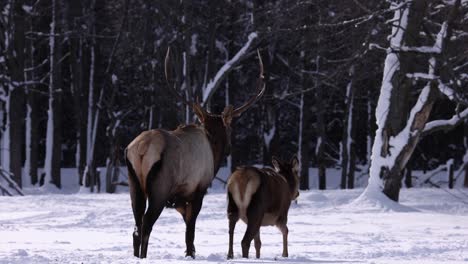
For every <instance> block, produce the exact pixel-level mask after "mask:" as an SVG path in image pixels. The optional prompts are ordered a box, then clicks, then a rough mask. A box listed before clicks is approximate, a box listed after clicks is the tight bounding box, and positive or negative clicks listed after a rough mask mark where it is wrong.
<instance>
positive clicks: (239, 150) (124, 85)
mask: <svg viewBox="0 0 468 264" xmlns="http://www.w3.org/2000/svg"><path fill="white" fill-rule="evenodd" d="M438 2H439V1H433V3H432V5H434V6H435V5H437V4H438ZM0 10H1V14H0V33H1V36H0V85H1V87H2V89H1V105H2V117H3V119H2V128H3V129H2V166H3V168H4V169H6V170H7V171H11V172H12V173H13V177H14V179H15V181H17V182H18V184H19V185H21V184H22V182H21V177H20V176H19V175H21V168H22V167H23V168H24V171H23V173H24V174H26V175H27V177H25V179H28V180H29V179H30V180H31V183H32V184H38V183H39V182H40V180H41V172H42V168H44V174H43V176H44V177H45V179H43V180H44V181H46V182H51V183H53V184H55V185H56V186H58V187H60V185H61V176H60V168H61V167H77V168H78V175H76V181H77V183H80V184H84V185H86V186H89V187H90V188H91V189H92V190H93V188H95V187H94V186H96V185H98V182H99V181H98V178H97V174H96V167H101V166H106V167H107V168H108V169H107V175H100V178H101V181H104V180H106V181H107V190H106V191H108V192H113V191H114V188H115V186H114V185H113V184H112V183H115V182H117V181H120V180H123V181H125V179H119V178H118V167H119V166H122V165H123V162H124V160H123V150H124V148H125V147H126V145H127V144H128V143H129V142H130V141H131V140H132V139H133V138H134V137H135V136H136V135H138V134H139V133H140V132H141V131H142V130H146V129H153V128H159V127H161V128H166V129H174V128H175V127H177V126H178V125H179V124H184V123H190V122H195V121H196V120H195V116H194V114H193V113H192V112H190V110H188V109H187V108H186V107H185V106H184V104H182V102H180V101H179V100H177V97H175V96H173V94H172V93H171V92H170V91H169V88H168V86H167V83H166V79H165V75H164V71H165V66H164V58H165V55H166V51H167V48H168V47H171V50H172V52H171V53H172V57H171V69H172V70H173V71H174V76H172V79H171V81H174V82H175V83H176V87H178V89H179V90H180V91H181V93H183V94H184V95H185V96H186V97H187V99H189V100H196V98H201V99H202V100H204V101H203V103H204V104H206V105H207V106H208V107H209V109H211V110H212V111H213V112H220V111H222V109H223V108H224V106H225V105H226V104H227V103H230V104H233V105H234V106H239V105H240V104H242V103H243V102H244V101H245V100H246V99H247V98H249V97H250V96H252V94H254V93H255V92H256V91H255V87H256V83H255V82H256V78H257V75H258V71H259V69H258V62H257V56H256V49H259V51H260V53H261V55H262V59H263V62H264V69H265V78H266V86H267V91H266V94H265V95H264V96H263V98H262V100H260V101H259V102H258V103H257V104H256V105H255V106H253V107H252V108H251V109H250V110H249V111H248V112H246V113H245V114H244V115H243V116H242V118H240V119H239V120H237V121H236V123H235V124H234V125H233V135H232V137H233V139H232V142H233V147H232V155H231V157H230V158H228V160H227V161H226V163H227V165H229V166H231V168H235V166H237V165H240V164H270V161H271V157H272V156H273V155H274V156H279V157H282V158H289V157H291V156H292V155H293V154H298V156H299V158H300V161H301V166H302V171H301V174H302V176H305V175H307V173H308V170H307V168H309V167H317V168H318V171H319V173H318V175H312V176H313V177H319V187H320V188H322V189H323V188H325V186H326V185H325V181H326V170H327V168H330V167H339V168H341V169H342V173H343V175H342V181H341V187H342V188H353V187H354V182H355V181H356V179H355V177H357V176H358V175H360V176H361V177H363V176H365V175H367V174H366V171H365V170H366V166H367V167H368V165H369V162H370V148H371V146H372V139H373V137H374V135H373V133H374V132H375V113H374V111H375V107H376V103H377V98H378V95H379V90H380V84H381V82H382V71H383V62H384V58H385V54H386V51H385V48H386V47H387V46H388V40H387V36H388V35H389V34H390V30H391V27H390V25H389V23H388V20H389V19H391V18H392V15H393V13H392V12H391V11H392V10H390V9H389V5H388V3H387V2H386V1H360V0H353V1H350V0H331V1H330V0H326V1H325V0H323V1H322V0H315V1H308V0H305V1H287V0H276V1H257V0H254V1H251V0H245V1H209V0H208V1H203V0H202V1H150V0H113V1H106V0H99V1H96V0H82V1H67V0H47V1H33V0H5V1H2V4H1V5H0ZM254 32H255V33H256V37H255V38H253V37H254V36H255V35H252V33H254ZM249 36H250V38H253V40H252V43H251V44H250V45H249V47H248V48H249V49H248V51H247V53H246V54H244V55H242V56H240V59H239V60H237V61H235V65H234V67H232V70H231V71H230V72H228V73H227V74H226V75H223V78H222V80H221V81H220V82H219V83H218V84H217V85H215V86H214V87H213V89H212V90H211V91H212V93H207V91H209V90H207V89H208V88H209V87H211V86H210V85H209V84H210V80H212V79H213V78H214V77H215V76H216V74H217V73H218V71H219V69H220V68H221V67H222V66H223V65H224V64H225V63H226V62H227V61H229V60H231V59H233V58H234V57H235V55H236V54H238V52H239V50H241V48H243V47H245V46H246V45H247V43H248V40H249ZM458 43H463V42H458ZM465 43H466V42H465ZM460 45H461V44H460ZM453 48H454V49H460V50H462V55H461V56H462V57H464V58H465V60H466V47H465V48H464V53H463V47H453ZM410 96H411V95H410ZM205 99H206V100H205ZM455 107H456V105H455V103H454V102H452V101H449V100H439V101H438V102H437V103H436V105H435V106H434V110H433V112H432V114H431V115H433V118H447V117H450V115H449V114H450V113H451V111H453V109H454V108H455ZM467 129H468V127H467V125H466V124H465V126H459V127H457V128H456V129H454V130H451V131H450V132H447V133H446V134H443V135H442V136H441V134H440V133H438V134H434V135H428V136H427V137H426V138H425V139H424V140H422V142H421V143H420V144H419V145H418V147H417V148H416V150H415V153H414V155H413V156H412V158H411V160H410V162H409V164H410V166H411V168H412V169H421V170H431V169H434V168H436V167H437V166H439V165H440V164H445V163H446V162H447V160H448V159H451V158H453V159H454V164H455V166H460V165H461V163H462V162H463V160H462V159H463V155H464V153H465V148H466V146H465V144H466V143H464V140H466V137H467V134H468V133H467V132H466V131H467ZM357 170H361V171H359V173H357ZM355 175H356V176H355ZM307 179H308V177H302V178H301V181H302V182H301V188H302V189H307V188H308V187H309V186H310V183H309V182H308V180H307Z"/></svg>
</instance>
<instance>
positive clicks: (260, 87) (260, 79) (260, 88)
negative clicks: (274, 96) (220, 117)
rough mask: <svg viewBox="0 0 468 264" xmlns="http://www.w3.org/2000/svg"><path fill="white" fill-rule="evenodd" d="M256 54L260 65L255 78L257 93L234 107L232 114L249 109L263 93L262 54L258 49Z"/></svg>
mask: <svg viewBox="0 0 468 264" xmlns="http://www.w3.org/2000/svg"><path fill="white" fill-rule="evenodd" d="M257 55H258V63H259V66H260V75H259V77H258V80H257V90H258V93H257V95H255V96H253V97H252V98H250V99H249V100H248V101H247V102H246V103H245V104H244V105H242V106H240V107H238V108H236V109H235V110H234V111H233V116H236V117H237V116H240V115H241V114H242V113H243V112H244V111H245V110H247V109H249V108H250V107H251V106H252V105H253V104H254V103H255V102H257V100H258V99H260V97H262V95H263V94H264V93H265V82H264V79H265V77H264V76H263V62H262V56H260V51H259V50H258V49H257Z"/></svg>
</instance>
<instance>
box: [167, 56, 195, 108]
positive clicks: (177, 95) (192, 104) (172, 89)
mask: <svg viewBox="0 0 468 264" xmlns="http://www.w3.org/2000/svg"><path fill="white" fill-rule="evenodd" d="M170 54H171V47H168V48H167V52H166V58H165V59H164V74H165V76H166V83H167V87H169V90H170V91H171V92H172V94H173V95H175V97H177V98H178V99H179V100H180V101H182V102H183V103H184V104H186V105H188V106H190V107H192V108H193V107H194V103H193V102H191V101H188V100H187V99H186V98H185V96H182V95H181V94H180V93H179V92H178V91H177V90H176V88H175V83H174V85H171V84H170V82H169V77H170V76H169V57H170Z"/></svg>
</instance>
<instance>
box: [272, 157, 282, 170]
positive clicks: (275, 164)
mask: <svg viewBox="0 0 468 264" xmlns="http://www.w3.org/2000/svg"><path fill="white" fill-rule="evenodd" d="M271 164H272V165H273V168H275V171H276V172H279V171H280V169H281V165H280V164H281V162H280V161H279V160H278V159H277V158H276V157H272V158H271Z"/></svg>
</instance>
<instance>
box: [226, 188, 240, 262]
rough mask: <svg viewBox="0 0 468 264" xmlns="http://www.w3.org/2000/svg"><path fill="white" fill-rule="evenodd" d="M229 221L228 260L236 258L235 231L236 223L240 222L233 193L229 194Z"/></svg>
mask: <svg viewBox="0 0 468 264" xmlns="http://www.w3.org/2000/svg"><path fill="white" fill-rule="evenodd" d="M227 214H228V220H229V250H228V255H227V258H228V259H232V258H234V252H233V249H232V247H233V243H234V229H235V228H236V223H237V221H238V220H239V209H238V208H237V205H236V203H235V202H234V199H233V198H232V195H231V193H229V192H228V209H227Z"/></svg>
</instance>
